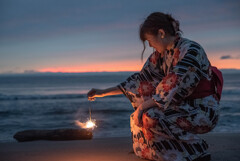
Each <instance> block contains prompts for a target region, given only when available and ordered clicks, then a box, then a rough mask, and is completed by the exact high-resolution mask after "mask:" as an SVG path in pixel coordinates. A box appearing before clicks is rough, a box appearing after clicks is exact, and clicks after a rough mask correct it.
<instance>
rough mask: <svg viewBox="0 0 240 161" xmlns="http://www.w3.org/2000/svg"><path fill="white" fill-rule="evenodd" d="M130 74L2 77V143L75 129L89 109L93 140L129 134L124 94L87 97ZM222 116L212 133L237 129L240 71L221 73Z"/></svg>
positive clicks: (128, 107)
mask: <svg viewBox="0 0 240 161" xmlns="http://www.w3.org/2000/svg"><path fill="white" fill-rule="evenodd" d="M131 74H133V73H132V72H115V73H114V72H113V73H107V72H103V73H67V74H64V73H58V74H52V73H45V74H39V73H37V74H15V75H14V74H11V75H6V74H5V75H0V142H9V141H10V142H12V141H14V139H13V135H14V134H15V133H16V132H18V131H22V130H29V129H56V128H78V127H77V125H75V121H76V120H79V121H83V122H84V121H87V120H88V119H89V108H91V112H92V119H94V120H96V125H97V127H96V128H95V129H94V130H93V137H94V138H101V137H122V136H130V128H129V117H130V115H131V113H132V112H133V108H132V106H131V104H130V102H129V100H128V99H127V98H126V97H125V96H124V95H117V96H108V97H104V98H97V99H96V101H94V102H89V101H88V100H87V96H86V93H87V92H88V91H89V90H90V89H91V88H99V89H104V88H108V87H112V86H116V85H118V84H119V83H120V82H122V81H124V80H125V79H126V78H127V77H128V76H130V75H131ZM223 76H224V88H223V94H222V100H221V116H220V120H219V123H218V125H217V126H216V127H215V129H214V130H213V131H212V132H217V133H218V132H240V117H239V116H240V107H239V105H240V99H239V96H240V73H238V74H237V73H236V74H233V73H231V74H227V73H226V74H224V75H223Z"/></svg>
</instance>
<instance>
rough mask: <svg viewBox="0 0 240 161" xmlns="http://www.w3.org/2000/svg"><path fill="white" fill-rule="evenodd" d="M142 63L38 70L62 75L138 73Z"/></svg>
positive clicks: (127, 62)
mask: <svg viewBox="0 0 240 161" xmlns="http://www.w3.org/2000/svg"><path fill="white" fill-rule="evenodd" d="M142 66H143V63H141V61H140V60H138V61H121V62H120V61H119V62H106V63H102V64H100V63H95V64H88V65H82V66H81V65H80V66H72V67H49V68H43V69H40V70H38V71H39V72H62V73H84V72H121V71H139V70H141V68H142Z"/></svg>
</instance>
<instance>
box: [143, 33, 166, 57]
mask: <svg viewBox="0 0 240 161" xmlns="http://www.w3.org/2000/svg"><path fill="white" fill-rule="evenodd" d="M145 38H146V40H147V41H148V43H149V46H150V47H153V48H154V49H155V50H157V51H158V52H159V53H164V50H165V49H166V45H165V43H164V40H163V38H161V35H160V34H158V35H152V34H147V33H146V34H145Z"/></svg>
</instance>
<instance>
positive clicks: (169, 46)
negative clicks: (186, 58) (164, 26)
mask: <svg viewBox="0 0 240 161" xmlns="http://www.w3.org/2000/svg"><path fill="white" fill-rule="evenodd" d="M175 40H176V36H169V37H167V38H166V44H167V45H166V50H170V49H172V48H173V47H174V45H175Z"/></svg>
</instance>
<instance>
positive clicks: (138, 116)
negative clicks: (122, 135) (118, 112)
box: [133, 106, 143, 127]
mask: <svg viewBox="0 0 240 161" xmlns="http://www.w3.org/2000/svg"><path fill="white" fill-rule="evenodd" d="M142 115H143V110H142V106H139V107H138V108H137V109H136V110H135V112H134V113H133V120H134V123H135V125H137V126H139V127H142Z"/></svg>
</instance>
